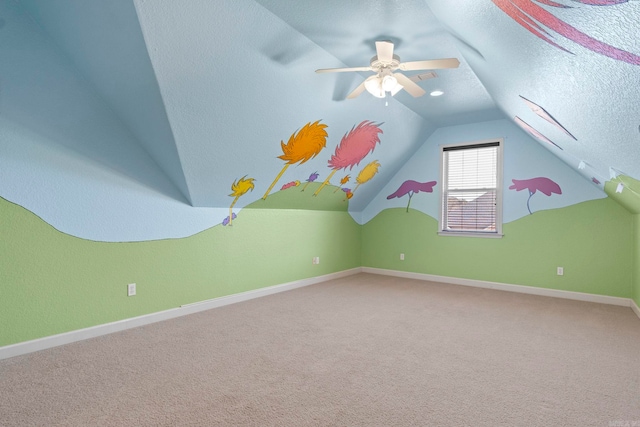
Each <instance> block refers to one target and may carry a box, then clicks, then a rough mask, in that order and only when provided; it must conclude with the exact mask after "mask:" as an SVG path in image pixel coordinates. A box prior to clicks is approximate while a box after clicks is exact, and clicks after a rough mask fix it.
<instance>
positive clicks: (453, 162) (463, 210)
mask: <svg viewBox="0 0 640 427" xmlns="http://www.w3.org/2000/svg"><path fill="white" fill-rule="evenodd" d="M440 165H441V171H442V173H441V181H440V182H442V187H441V188H442V197H441V205H442V209H441V211H440V212H441V213H440V233H439V234H441V235H458V236H483V237H501V236H502V140H491V141H480V142H474V143H468V144H456V145H445V146H442V147H441V163H440Z"/></svg>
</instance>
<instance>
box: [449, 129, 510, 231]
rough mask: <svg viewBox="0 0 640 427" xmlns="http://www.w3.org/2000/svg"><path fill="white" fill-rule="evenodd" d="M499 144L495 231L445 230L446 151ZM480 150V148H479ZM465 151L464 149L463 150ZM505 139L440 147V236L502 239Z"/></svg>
mask: <svg viewBox="0 0 640 427" xmlns="http://www.w3.org/2000/svg"><path fill="white" fill-rule="evenodd" d="M495 143H498V145H497V147H498V149H497V154H496V157H497V158H496V187H495V189H496V210H495V214H496V225H495V231H471V230H464V231H455V230H447V229H445V225H446V215H445V210H444V209H445V207H446V202H445V197H446V195H447V194H448V193H447V186H448V182H447V177H446V176H445V172H446V171H445V151H448V150H446V149H450V148H452V147H456V148H457V147H469V146H482V145H485V144H487V145H488V144H495ZM478 148H480V147H478ZM461 149H463V150H464V148H461ZM449 151H450V150H449ZM503 151H504V138H492V139H483V140H479V141H472V142H462V143H454V144H442V145H440V182H441V183H442V185H441V186H440V218H439V219H438V234H439V235H440V236H459V237H482V238H501V237H502V236H504V234H502V207H503V205H502V198H503V187H504V185H503V157H504V153H503Z"/></svg>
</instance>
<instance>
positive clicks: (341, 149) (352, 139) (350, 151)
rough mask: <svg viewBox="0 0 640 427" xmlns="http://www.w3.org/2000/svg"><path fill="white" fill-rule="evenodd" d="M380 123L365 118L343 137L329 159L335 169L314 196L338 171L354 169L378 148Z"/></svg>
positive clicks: (315, 194)
mask: <svg viewBox="0 0 640 427" xmlns="http://www.w3.org/2000/svg"><path fill="white" fill-rule="evenodd" d="M380 125H382V123H380V124H376V123H373V122H371V121H368V120H365V121H363V122H362V123H360V124H359V125H358V126H355V127H354V128H353V129H351V130H350V131H349V132H347V133H346V134H345V136H343V137H342V140H341V141H340V144H338V146H337V147H336V151H335V153H334V154H333V155H332V156H331V158H330V159H329V167H330V168H331V169H333V170H332V171H331V173H330V174H329V176H328V177H327V179H325V180H324V182H323V183H322V185H320V187H319V188H318V189H317V190H316V192H315V193H313V195H314V196H317V195H318V194H320V191H322V189H323V188H324V187H325V185H327V184H328V183H329V181H330V180H331V178H332V177H333V175H334V174H335V173H336V172H337V171H339V170H340V169H346V168H349V170H351V169H353V167H354V166H357V165H358V164H359V163H360V162H361V161H362V159H364V158H365V157H366V156H367V154H369V153H371V152H372V151H373V150H374V149H375V148H376V144H378V143H379V142H380V137H379V136H378V134H380V133H382V129H380Z"/></svg>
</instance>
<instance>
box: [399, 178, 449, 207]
mask: <svg viewBox="0 0 640 427" xmlns="http://www.w3.org/2000/svg"><path fill="white" fill-rule="evenodd" d="M436 184H437V182H436V181H429V182H418V181H413V180H411V179H409V180H407V181H405V182H403V183H402V184H401V185H400V188H398V189H397V190H396V191H395V192H394V193H393V194H390V195H388V196H387V200H391V199H394V198H396V197H398V198H399V197H404V196H406V195H407V194H408V195H409V202H408V203H407V212H409V205H411V198H412V197H413V195H414V194H416V193H419V192H421V191H422V192H424V193H432V192H433V187H434V185H436Z"/></svg>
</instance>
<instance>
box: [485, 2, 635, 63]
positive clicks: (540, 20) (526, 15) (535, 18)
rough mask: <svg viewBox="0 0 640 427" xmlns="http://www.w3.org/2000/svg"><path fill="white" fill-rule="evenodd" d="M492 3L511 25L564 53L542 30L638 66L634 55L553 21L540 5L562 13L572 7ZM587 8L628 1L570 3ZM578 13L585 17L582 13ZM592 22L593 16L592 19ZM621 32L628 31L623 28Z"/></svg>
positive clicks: (555, 18) (542, 3) (556, 4)
mask: <svg viewBox="0 0 640 427" xmlns="http://www.w3.org/2000/svg"><path fill="white" fill-rule="evenodd" d="M492 1H493V3H494V4H495V5H496V6H498V7H499V8H500V9H502V10H503V11H504V12H505V13H506V14H507V15H509V16H510V17H511V18H512V19H513V20H514V21H516V22H517V23H518V24H520V25H522V26H523V27H524V28H526V29H527V30H528V31H529V32H531V34H535V35H536V36H537V37H539V38H541V39H542V40H544V41H546V42H547V43H549V44H551V45H553V46H555V47H557V48H558V49H562V50H564V51H565V52H568V53H572V52H570V51H569V50H567V49H565V48H564V47H562V46H560V45H559V44H558V43H556V42H555V41H553V40H552V38H553V36H552V35H550V34H549V32H548V31H547V30H546V29H545V28H543V27H547V28H548V29H550V30H552V31H555V32H556V33H558V34H560V35H562V36H564V37H566V38H568V39H569V40H572V41H573V42H575V43H577V44H579V45H581V46H583V47H585V48H587V49H589V50H592V51H593V52H597V53H599V54H601V55H605V56H608V57H609V58H613V59H617V60H619V61H624V62H628V63H629V64H634V65H640V56H638V55H635V54H633V53H631V52H627V51H626V50H622V49H619V48H617V47H614V46H611V45H609V44H607V43H604V42H602V41H600V40H598V39H596V38H594V37H591V36H590V35H588V34H585V33H583V32H582V31H580V30H578V29H577V28H575V27H572V26H571V25H569V24H567V23H566V22H564V21H563V20H562V19H560V18H558V17H556V16H555V15H554V14H553V13H551V12H549V11H547V9H545V8H544V7H542V6H540V5H545V6H550V7H556V8H561V9H572V8H573V6H567V5H564V4H561V3H557V2H555V1H553V0H492ZM573 1H575V2H577V3H582V4H584V5H588V6H598V7H601V6H616V5H622V4H623V3H627V2H628V1H629V0H573ZM581 13H584V12H583V11H582V12H581ZM594 19H595V16H594ZM621 28H622V30H621V31H627V29H625V28H624V26H622V27H621Z"/></svg>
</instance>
